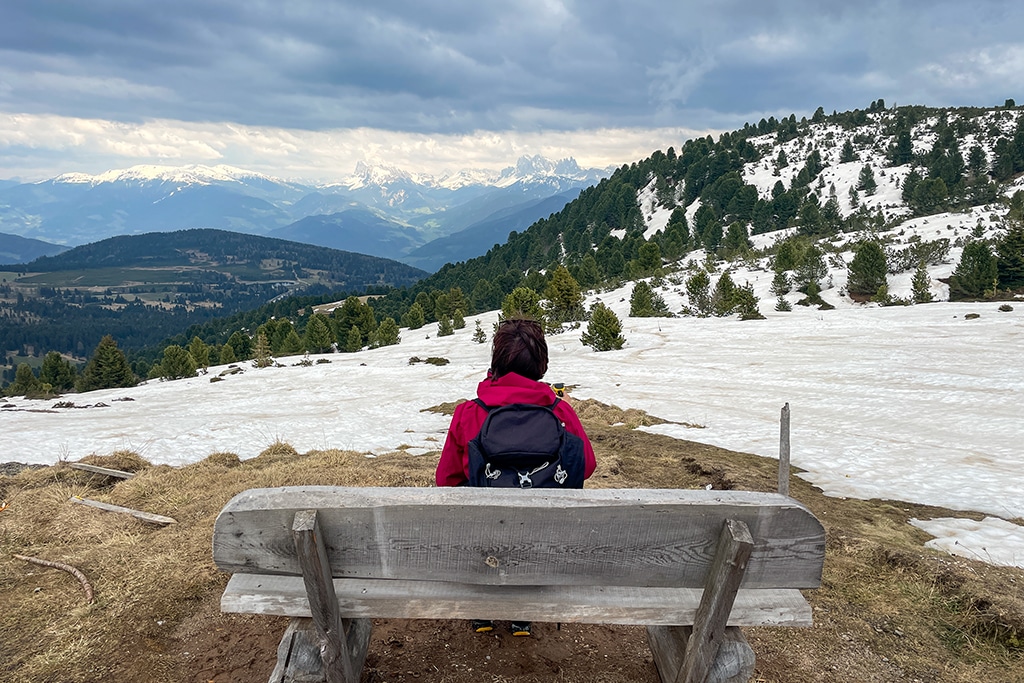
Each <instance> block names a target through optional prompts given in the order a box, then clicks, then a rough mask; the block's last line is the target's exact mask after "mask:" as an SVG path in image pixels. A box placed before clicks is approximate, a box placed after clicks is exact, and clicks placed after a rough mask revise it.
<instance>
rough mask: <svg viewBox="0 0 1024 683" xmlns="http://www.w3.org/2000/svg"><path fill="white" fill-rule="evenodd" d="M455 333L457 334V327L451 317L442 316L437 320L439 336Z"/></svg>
mask: <svg viewBox="0 0 1024 683" xmlns="http://www.w3.org/2000/svg"><path fill="white" fill-rule="evenodd" d="M453 334H455V328H454V327H453V326H452V321H451V320H450V319H449V318H441V319H440V320H439V321H437V336H438V337H450V336H452V335H453Z"/></svg>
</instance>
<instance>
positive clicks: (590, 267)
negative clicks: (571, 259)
mask: <svg viewBox="0 0 1024 683" xmlns="http://www.w3.org/2000/svg"><path fill="white" fill-rule="evenodd" d="M576 279H577V281H578V282H579V284H580V287H583V288H590V287H593V286H594V285H596V284H597V283H598V282H599V281H600V279H601V272H600V270H599V269H598V267H597V259H595V258H594V255H593V254H592V253H591V252H590V251H588V252H587V253H586V254H585V255H584V256H583V258H582V259H581V260H580V270H579V275H578V276H577V277H576Z"/></svg>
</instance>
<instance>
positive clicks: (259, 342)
mask: <svg viewBox="0 0 1024 683" xmlns="http://www.w3.org/2000/svg"><path fill="white" fill-rule="evenodd" d="M273 364H274V359H273V358H272V357H271V355H270V342H268V341H267V335H266V333H264V332H257V333H256V344H255V345H254V346H253V350H252V366H253V367H254V368H269V367H270V366H271V365H273Z"/></svg>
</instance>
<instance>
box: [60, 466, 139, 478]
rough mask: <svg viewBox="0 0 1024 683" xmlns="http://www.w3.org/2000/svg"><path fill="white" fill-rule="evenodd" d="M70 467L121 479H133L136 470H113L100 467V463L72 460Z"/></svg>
mask: <svg viewBox="0 0 1024 683" xmlns="http://www.w3.org/2000/svg"><path fill="white" fill-rule="evenodd" d="M68 467H71V468H73V469H76V470H82V471H83V472H92V473H93V474H102V475H105V476H107V477H118V478H119V479H131V478H133V477H134V476H135V473H134V472H124V471H122V470H113V469H110V468H109V467H99V466H98V465H89V464H87V463H84V462H72V463H68Z"/></svg>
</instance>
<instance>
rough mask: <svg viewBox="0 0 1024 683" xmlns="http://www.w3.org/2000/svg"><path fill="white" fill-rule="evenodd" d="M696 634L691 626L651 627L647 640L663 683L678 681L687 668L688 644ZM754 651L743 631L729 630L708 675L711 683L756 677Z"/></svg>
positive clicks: (744, 681)
mask: <svg viewBox="0 0 1024 683" xmlns="http://www.w3.org/2000/svg"><path fill="white" fill-rule="evenodd" d="M692 633H693V627H691V626H648V627H647V641H648V643H649V644H650V646H651V653H652V654H653V655H654V663H655V666H657V668H658V676H659V678H660V679H661V681H662V683H668V682H670V681H675V680H676V676H677V675H678V674H679V670H680V668H681V667H682V665H683V656H684V654H685V653H686V645H687V643H688V642H689V640H690V635H691V634H692ZM755 661H756V660H755V657H754V651H753V650H752V649H751V647H750V644H749V643H747V639H746V638H745V637H744V636H743V632H742V631H741V630H740V629H739V628H737V627H735V626H730V627H729V628H727V629H725V634H724V635H723V637H722V643H721V646H720V647H719V648H718V654H717V656H716V657H715V661H714V662H713V663H712V665H711V668H710V670H709V671H708V674H707V679H706V681H707V683H747V681H749V680H750V678H751V676H753V675H754V664H755Z"/></svg>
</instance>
